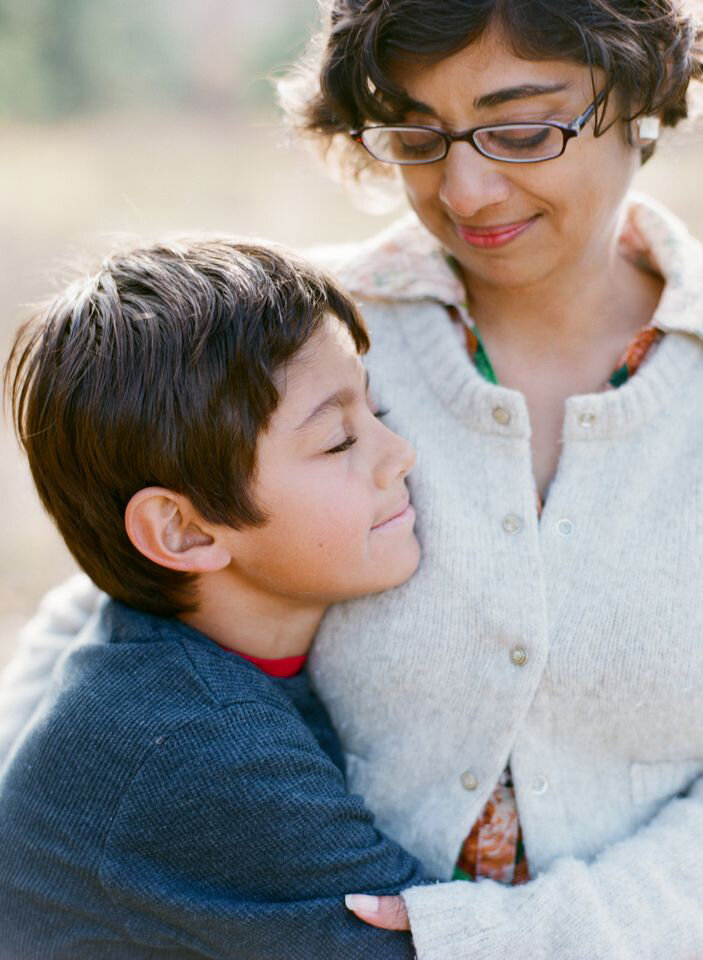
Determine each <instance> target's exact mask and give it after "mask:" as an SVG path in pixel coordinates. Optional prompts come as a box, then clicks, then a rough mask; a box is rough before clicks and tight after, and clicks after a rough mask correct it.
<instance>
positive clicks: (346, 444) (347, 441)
mask: <svg viewBox="0 0 703 960" xmlns="http://www.w3.org/2000/svg"><path fill="white" fill-rule="evenodd" d="M388 413H390V410H377V411H376V412H375V413H374V417H376V418H377V419H378V420H381V419H382V418H383V417H385V416H386V415H387V414H388ZM357 440H358V437H354V436H352V435H351V434H349V436H348V437H345V438H344V440H342V442H341V443H338V444H337V446H336V447H332V449H331V450H325V453H344V451H345V450H348V449H349V448H350V447H353V446H354V444H355V443H356V441H357Z"/></svg>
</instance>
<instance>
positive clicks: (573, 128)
mask: <svg viewBox="0 0 703 960" xmlns="http://www.w3.org/2000/svg"><path fill="white" fill-rule="evenodd" d="M606 94H607V90H601V92H600V93H599V94H598V96H597V97H596V98H595V100H594V101H593V102H592V103H591V104H590V105H589V106H588V107H586V109H585V110H584V111H583V113H582V114H580V116H578V117H576V119H575V120H572V121H571V123H559V122H558V121H556V120H548V121H544V122H535V123H530V122H529V121H526V120H517V121H515V123H487V124H482V125H481V126H480V127H472V128H471V129H470V130H463V131H462V132H461V133H447V131H446V130H442V129H441V127H431V126H425V125H424V124H418V123H408V124H402V123H399V124H390V123H378V124H371V125H367V126H364V127H359V128H358V129H357V130H350V131H349V136H350V137H351V138H352V140H355V141H356V142H357V143H360V144H361V146H362V147H363V148H364V150H366V152H367V153H368V154H369V155H370V156H372V157H373V158H374V160H378V162H379V163H391V164H393V165H394V166H400V167H416V166H420V165H422V164H427V163H439V161H440V160H444V159H445V158H446V156H447V154H448V153H449V149H450V147H451V145H452V144H453V143H469V144H471V146H472V147H473V148H474V150H476V151H477V152H478V153H480V154H481V156H482V157H487V158H488V159H489V160H497V161H498V162H499V163H546V162H547V161H549V160H556V159H557V157H561V156H562V155H563V153H564V151H565V150H566V147H567V144H568V143H569V140H573V139H574V138H575V137H578V135H579V134H580V133H581V131H582V130H583V128H584V127H585V126H586V124H587V123H588V121H589V120H590V119H591V117H592V116H593V114H594V113H595V112H596V110H597V109H598V107H599V106H600V105H601V103H602V102H603V100H604V99H605V97H606ZM520 127H550V128H553V129H555V130H559V131H560V132H561V135H562V138H563V140H562V145H561V150H560V151H559V153H555V154H554V155H553V156H551V157H539V158H538V159H534V160H532V159H530V160H527V159H526V160H522V159H520V158H518V157H515V158H510V157H496V156H494V155H493V154H492V153H488V152H486V150H484V149H483V148H482V147H480V146H479V144H478V143H477V142H476V139H475V135H476V134H477V133H481V132H482V131H484V130H490V131H495V130H514V129H515V128H520ZM386 129H390V130H403V129H408V130H426V131H427V132H428V133H436V134H438V136H440V137H441V138H442V140H443V141H444V152H443V153H442V155H441V156H439V157H433V158H432V159H431V160H423V159H420V160H382V159H381V158H380V157H377V156H376V155H375V154H374V153H372V152H371V150H370V149H369V148H368V147H367V146H366V144H365V143H364V134H365V133H366V131H367V130H386Z"/></svg>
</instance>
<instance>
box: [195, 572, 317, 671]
mask: <svg viewBox="0 0 703 960" xmlns="http://www.w3.org/2000/svg"><path fill="white" fill-rule="evenodd" d="M226 573H227V572H226V571H221V573H214V574H207V575H205V576H200V577H199V579H198V609H197V610H195V611H193V612H188V613H183V614H181V615H180V619H181V620H182V621H183V622H184V623H187V624H188V626H190V627H194V628H195V629H196V630H199V631H200V633H203V634H205V636H207V637H210V639H211V640H214V641H215V643H218V644H219V645H220V646H222V647H226V648H227V649H228V650H234V651H236V652H237V653H244V654H247V656H251V657H260V658H263V659H267V660H278V659H281V658H284V657H297V656H301V655H303V654H306V653H307V652H308V650H309V649H310V645H311V644H312V641H313V638H314V636H315V632H316V631H317V628H318V626H319V625H320V621H321V619H322V616H323V614H324V612H325V610H326V606H325V605H324V604H321V603H319V604H314V603H309V602H305V603H303V602H301V601H299V600H296V599H294V598H291V597H281V596H276V595H272V594H271V593H269V592H268V591H265V590H263V589H261V588H258V587H256V586H255V585H253V584H241V583H234V584H233V583H232V579H231V577H229V576H227V575H226Z"/></svg>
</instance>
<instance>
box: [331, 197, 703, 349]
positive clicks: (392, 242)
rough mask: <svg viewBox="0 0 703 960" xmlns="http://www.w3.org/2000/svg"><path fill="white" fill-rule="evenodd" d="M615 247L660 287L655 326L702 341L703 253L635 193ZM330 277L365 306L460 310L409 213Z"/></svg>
mask: <svg viewBox="0 0 703 960" xmlns="http://www.w3.org/2000/svg"><path fill="white" fill-rule="evenodd" d="M620 247H621V250H622V252H623V254H624V255H625V256H627V257H629V258H630V259H632V260H633V261H635V262H638V263H639V264H640V265H642V266H643V267H644V268H645V269H649V270H652V271H654V272H656V273H658V274H660V275H661V276H662V277H663V278H664V280H665V287H664V291H663V293H662V297H661V300H660V302H659V306H658V307H657V310H656V311H655V314H654V317H653V319H652V322H653V324H654V325H655V326H656V327H658V328H660V329H661V330H664V331H667V332H669V331H679V332H682V333H690V334H695V335H696V336H698V337H700V338H701V339H703V252H702V249H701V245H700V243H699V242H698V241H697V240H696V239H695V238H694V237H692V236H691V235H690V233H689V232H688V230H687V229H686V227H685V225H684V224H683V223H682V222H681V221H680V220H679V219H678V218H677V217H675V216H674V215H673V214H671V213H670V212H669V211H667V210H666V209H665V208H664V207H662V206H661V205H660V204H658V203H656V202H654V201H653V200H651V199H649V198H647V197H644V196H642V195H640V194H632V195H631V197H630V199H629V202H628V207H627V211H626V215H625V218H624V223H623V229H622V232H621V235H620ZM335 272H336V275H337V276H338V278H339V279H340V280H341V281H342V283H344V284H345V286H347V287H348V288H349V289H350V291H351V292H352V293H353V294H354V295H355V296H356V297H358V298H360V299H361V300H362V301H363V300H381V301H383V300H387V301H395V302H399V301H406V302H412V301H427V300H430V301H436V302H438V303H442V304H447V305H450V306H462V305H465V300H466V293H465V290H464V286H463V283H462V281H461V279H460V277H459V275H458V273H457V272H456V271H455V269H454V268H453V266H452V258H451V257H450V255H449V254H448V253H447V251H446V250H444V248H443V247H442V246H441V245H440V243H439V241H438V240H436V238H435V237H434V236H433V235H432V234H431V233H429V231H427V230H426V229H425V228H424V227H423V226H422V224H421V223H420V221H419V220H418V219H417V217H416V215H415V214H414V213H409V214H407V215H406V216H404V217H403V218H402V219H401V220H399V221H397V222H396V223H394V224H392V225H391V226H390V227H388V228H387V229H386V230H384V231H382V232H381V233H380V234H378V235H377V236H375V237H372V238H371V239H370V240H368V241H366V242H364V243H362V244H360V245H359V246H358V247H356V248H355V252H354V254H353V255H352V256H350V257H349V258H348V259H345V260H344V261H343V262H342V263H341V264H338V265H337V267H336V271H335Z"/></svg>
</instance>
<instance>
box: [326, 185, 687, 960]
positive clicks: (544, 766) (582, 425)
mask: <svg viewBox="0 0 703 960" xmlns="http://www.w3.org/2000/svg"><path fill="white" fill-rule="evenodd" d="M626 233H627V235H628V237H629V242H630V243H633V244H634V245H636V246H641V247H643V248H645V250H647V252H648V255H649V258H650V259H651V260H653V261H655V263H656V264H657V266H658V269H659V270H660V271H661V273H662V274H663V275H664V277H665V278H666V280H667V284H666V287H665V292H664V295H663V298H662V300H661V302H660V306H659V309H658V311H657V313H656V317H655V323H656V324H657V325H658V326H660V327H661V328H663V329H664V330H667V331H671V332H670V333H669V335H668V336H666V337H665V338H664V340H663V341H662V343H661V345H660V346H659V348H658V349H657V350H656V351H655V352H654V354H653V356H652V358H651V360H649V361H648V362H647V363H646V364H645V365H644V366H643V367H642V368H641V370H640V372H639V373H638V374H637V375H636V376H635V377H634V378H633V379H632V380H631V381H630V382H629V383H627V384H626V385H625V386H624V387H622V388H620V389H618V390H610V391H607V392H603V393H599V394H594V395H591V396H578V397H572V398H571V399H570V400H569V401H568V403H567V406H566V412H565V423H564V430H563V439H562V451H561V457H560V462H559V468H558V472H557V475H556V477H555V479H554V481H553V484H552V486H551V489H550V491H549V496H548V498H547V501H546V505H545V509H544V512H543V515H542V518H541V521H540V522H539V523H538V520H537V514H536V492H535V486H534V480H533V475H532V470H531V456H530V443H529V440H530V425H529V421H528V413H527V409H526V405H525V401H524V398H523V397H522V395H521V394H519V393H517V392H515V391H511V390H507V389H504V388H501V387H497V386H495V385H493V384H490V383H488V382H486V381H485V380H484V379H483V378H482V377H481V376H480V375H479V374H478V373H477V371H476V369H475V367H474V366H473V364H472V363H471V362H470V361H469V360H468V359H467V356H466V353H465V351H464V350H462V348H461V347H460V346H458V344H457V338H456V332H455V331H454V330H453V329H452V326H451V324H450V323H449V322H448V320H447V314H446V311H445V310H444V309H443V307H441V306H439V305H438V304H437V303H436V302H434V301H435V300H436V299H440V300H444V301H445V302H447V301H448V302H453V301H454V299H455V298H456V296H457V295H458V296H459V297H461V296H462V293H461V290H459V292H458V294H457V291H456V289H455V287H456V280H455V278H454V276H453V274H452V272H451V271H450V270H448V269H447V268H446V267H445V268H444V271H443V272H442V270H441V269H439V268H438V264H437V260H438V258H440V259H441V260H442V263H443V257H442V254H441V251H440V250H439V249H438V247H437V244H436V241H435V240H434V239H433V238H431V237H430V236H429V234H427V233H425V232H424V231H423V230H422V229H421V228H420V227H419V225H417V223H416V222H415V223H414V224H413V223H412V222H406V223H405V224H403V225H402V226H401V227H399V228H398V227H396V228H393V229H392V230H391V232H390V233H387V234H386V235H385V236H383V237H382V238H381V239H380V240H377V241H375V242H371V243H370V244H367V245H366V246H365V248H364V249H362V251H361V252H360V253H358V254H357V255H356V256H355V257H353V258H352V259H351V260H350V262H348V263H346V264H341V265H339V266H338V273H339V275H340V276H341V277H342V279H343V280H345V281H346V282H347V284H348V285H350V286H351V287H352V289H353V290H354V292H355V293H356V294H357V296H358V297H359V298H360V299H361V301H362V303H364V313H365V316H366V319H367V321H368V322H369V324H370V326H371V330H372V337H373V349H372V351H371V354H370V356H369V368H370V372H371V383H372V386H373V389H374V392H375V394H376V396H377V399H378V400H379V402H380V404H381V406H382V407H385V408H390V411H391V413H390V416H389V417H388V418H387V422H388V423H389V425H390V426H392V427H394V428H396V429H397V430H398V431H399V432H400V433H402V434H404V435H406V436H407V437H409V438H410V439H411V440H412V441H413V443H415V444H416V446H417V449H418V464H417V467H416V469H415V471H414V472H413V474H412V475H411V477H410V486H411V492H412V498H413V501H414V503H415V506H416V508H417V513H418V518H419V519H418V535H419V538H420V541H421V543H422V546H423V560H422V564H421V568H420V570H419V572H418V573H417V574H416V576H415V578H414V579H413V580H412V581H411V582H410V583H409V584H407V585H405V586H403V587H401V588H399V589H397V590H395V591H392V592H390V593H387V594H385V595H383V596H378V597H372V598H368V599H364V600H359V601H355V602H353V603H350V604H346V605H343V606H339V607H336V608H334V609H332V610H331V611H330V613H329V614H328V616H327V618H326V620H325V623H324V624H323V629H322V630H321V633H320V635H319V637H318V640H317V643H316V647H315V653H314V656H313V660H312V664H311V666H312V672H313V676H314V680H315V683H316V686H317V688H318V689H319V691H320V692H321V694H322V696H323V697H324V699H325V701H326V702H327V704H328V706H329V708H330V710H331V714H332V718H333V721H334V723H335V726H336V727H337V729H338V731H339V732H340V735H341V737H342V740H343V743H344V746H345V749H346V751H347V758H348V763H349V781H350V789H352V790H354V791H357V792H359V793H361V794H363V796H364V797H365V799H366V801H367V803H368V804H369V806H370V807H371V809H372V810H374V812H375V814H376V817H377V823H378V826H379V827H380V828H381V829H382V830H384V831H386V832H387V833H388V834H390V835H391V836H392V837H394V838H395V839H397V840H398V841H400V843H402V844H403V846H405V847H406V848H407V849H408V850H410V851H411V852H412V853H414V854H416V855H417V856H418V857H419V858H420V859H421V860H422V861H423V862H424V863H425V865H426V866H427V867H428V868H429V869H430V870H431V871H433V872H435V873H436V874H437V875H438V876H440V877H446V878H448V877H450V876H451V872H452V867H453V864H454V862H455V860H456V857H457V854H458V851H459V849H460V846H461V843H462V841H463V839H464V838H465V836H466V835H467V833H468V831H469V829H470V827H471V825H472V824H473V822H474V820H475V819H476V817H477V816H478V814H479V813H480V812H481V809H482V807H483V805H484V804H485V802H486V800H487V799H488V797H489V795H490V793H491V792H492V790H493V788H494V786H495V784H496V782H497V780H498V777H499V775H500V773H501V771H502V770H503V768H504V766H505V764H506V762H507V761H508V759H509V760H510V764H511V768H512V772H513V778H514V782H515V789H516V796H517V803H518V807H519V812H520V820H521V823H522V828H523V834H524V840H525V846H526V852H527V857H528V862H529V864H530V869H531V874H532V876H534V877H536V879H535V881H534V882H533V883H530V884H529V885H527V886H525V887H517V888H511V887H504V886H500V885H498V884H496V883H494V882H492V881H485V882H482V883H479V884H469V883H465V882H456V883H451V884H441V885H438V886H436V887H430V888H424V889H422V888H418V889H415V890H412V891H409V892H408V893H406V895H405V900H406V903H407V906H408V909H409V914H410V918H411V925H412V929H413V935H414V938H415V944H416V949H417V953H418V956H419V958H420V960H460V958H467V960H468V958H472V960H473V958H476V960H519V958H522V957H525V958H529V960H536V958H542V957H543V958H545V960H547V958H548V960H557V958H559V960H562V958H563V960H582V958H583V960H600V958H617V960H644V958H653V960H654V958H657V960H664V958H666V960H684V958H696V960H701V958H703V850H702V847H703V779H698V778H699V777H701V775H703V581H701V582H699V581H698V577H699V575H700V571H699V569H698V565H699V564H700V563H701V562H703V343H702V342H701V337H702V336H703V262H702V259H701V249H700V246H699V245H698V243H697V242H695V241H694V240H692V239H691V238H690V237H689V236H688V234H687V233H686V231H685V229H684V228H683V227H682V225H681V224H680V223H679V222H678V221H676V220H675V219H674V218H672V217H671V216H670V215H668V214H667V213H665V212H664V211H662V210H661V209H658V208H656V207H654V206H651V205H647V204H644V203H643V202H641V201H637V202H634V203H633V205H632V207H631V209H630V213H629V218H628V225H627V230H626ZM523 661H524V662H523ZM359 892H362V891H359Z"/></svg>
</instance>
